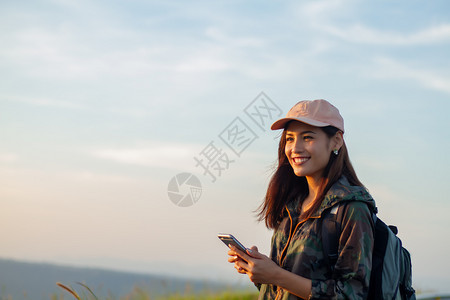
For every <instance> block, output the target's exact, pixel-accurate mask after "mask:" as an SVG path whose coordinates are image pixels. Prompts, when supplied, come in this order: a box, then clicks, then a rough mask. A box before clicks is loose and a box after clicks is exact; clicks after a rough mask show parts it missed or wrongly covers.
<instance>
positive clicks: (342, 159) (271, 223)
mask: <svg viewBox="0 0 450 300" xmlns="http://www.w3.org/2000/svg"><path fill="white" fill-rule="evenodd" d="M286 127H287V126H286ZM286 127H285V129H284V131H283V133H282V135H281V138H280V143H279V145H278V167H277V169H276V170H275V172H274V174H273V176H272V178H271V180H270V182H269V186H268V187H267V192H266V196H265V199H264V202H263V203H262V204H261V206H260V207H259V209H258V219H259V221H263V220H264V221H265V223H266V226H267V227H268V228H271V229H274V228H277V227H278V225H279V224H280V222H281V220H282V219H283V210H284V207H285V205H286V204H288V203H289V202H292V201H296V200H297V199H298V200H299V201H300V202H299V205H301V204H302V203H303V201H304V200H305V199H306V197H307V196H308V193H309V189H308V182H307V181H306V178H305V177H304V176H301V177H299V176H297V175H295V173H294V171H293V169H292V167H291V165H290V164H289V160H288V158H287V157H286V154H285V147H286ZM319 128H320V129H322V130H323V131H324V132H325V134H326V135H327V136H328V138H332V137H333V136H334V135H335V134H336V133H337V132H338V131H339V129H337V128H336V127H333V126H327V127H319ZM341 176H345V177H346V178H347V179H348V181H349V183H350V184H351V185H354V186H363V184H362V183H361V182H360V181H359V179H358V177H357V176H356V173H355V170H354V169H353V166H352V164H351V162H350V158H349V156H348V151H347V146H346V145H345V142H344V143H343V145H342V147H341V149H340V150H339V154H338V155H335V154H333V153H330V160H329V162H328V165H327V166H326V167H325V169H324V173H323V176H322V182H321V184H320V187H319V192H318V194H317V196H316V199H314V201H313V204H312V206H311V208H310V209H308V210H307V211H306V212H304V213H303V214H302V215H301V219H307V218H308V217H310V216H311V215H312V214H313V213H314V212H315V211H316V210H317V209H318V208H319V207H320V205H321V204H322V200H323V198H324V197H325V194H326V193H327V192H328V190H329V189H330V188H331V186H332V185H333V184H334V183H335V182H337V181H338V180H339V178H341Z"/></svg>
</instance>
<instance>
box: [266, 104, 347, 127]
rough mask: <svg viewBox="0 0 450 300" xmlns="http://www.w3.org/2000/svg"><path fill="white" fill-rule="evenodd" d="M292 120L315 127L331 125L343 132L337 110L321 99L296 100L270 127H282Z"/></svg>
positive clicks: (340, 117)
mask: <svg viewBox="0 0 450 300" xmlns="http://www.w3.org/2000/svg"><path fill="white" fill-rule="evenodd" d="M292 120H294V121H300V122H303V123H306V124H309V125H312V126H317V127H325V126H330V125H331V126H334V127H336V128H338V129H340V130H342V132H344V119H343V118H342V116H341V114H340V113H339V110H338V109H337V108H336V107H334V106H333V105H332V104H331V103H330V102H328V101H326V100H323V99H319V100H312V101H309V100H306V101H300V102H298V103H297V104H295V105H294V106H293V107H292V108H291V109H290V110H289V112H288V113H287V115H286V117H285V118H282V119H279V120H278V121H276V122H275V123H273V124H272V126H271V127H270V129H272V130H277V129H284V127H285V126H286V124H287V122H289V121H292Z"/></svg>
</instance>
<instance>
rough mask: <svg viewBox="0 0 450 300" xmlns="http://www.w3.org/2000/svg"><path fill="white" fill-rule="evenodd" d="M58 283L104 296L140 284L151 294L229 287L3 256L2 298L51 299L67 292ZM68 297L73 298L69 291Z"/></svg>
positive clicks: (124, 292) (0, 269) (119, 293)
mask: <svg viewBox="0 0 450 300" xmlns="http://www.w3.org/2000/svg"><path fill="white" fill-rule="evenodd" d="M56 282H61V283H63V284H65V285H67V286H71V287H73V288H75V289H76V290H77V291H78V292H80V293H81V292H83V291H85V292H87V291H86V290H85V289H84V288H82V287H81V286H80V285H78V284H77V282H81V283H83V284H86V285H87V286H89V288H91V289H92V290H93V291H94V293H95V294H96V295H97V296H98V297H99V298H100V299H101V298H105V297H106V296H107V295H108V294H111V295H114V297H115V298H116V299H117V298H119V297H121V296H124V295H127V294H129V293H131V292H132V290H133V288H135V287H139V288H141V289H143V290H144V291H146V292H148V293H150V295H161V294H166V293H173V292H180V293H183V292H184V291H185V290H186V289H188V290H190V291H194V292H195V291H200V290H205V289H208V290H217V289H221V288H225V286H223V285H219V284H217V283H214V282H203V281H199V280H190V279H183V278H176V277H170V276H157V275H144V274H135V273H128V272H119V271H109V270H103V269H91V268H76V267H67V266H59V265H53V264H47V263H29V262H20V261H14V260H8V259H0V299H9V298H7V297H8V296H11V297H12V299H13V300H25V299H26V300H30V299H31V300H39V299H43V300H44V299H45V300H49V299H50V297H51V295H54V294H66V292H65V291H63V290H62V289H61V288H60V287H58V286H57V285H56ZM65 299H71V297H70V295H69V294H67V297H65Z"/></svg>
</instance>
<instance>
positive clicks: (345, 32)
mask: <svg viewBox="0 0 450 300" xmlns="http://www.w3.org/2000/svg"><path fill="white" fill-rule="evenodd" d="M319 27H320V29H322V30H323V31H325V32H326V33H328V34H331V35H333V36H336V37H339V38H341V39H343V40H346V41H349V42H354V43H362V44H375V45H398V46H409V45H425V44H431V43H443V42H449V41H450V24H442V25H439V26H434V27H429V28H426V29H423V30H420V31H417V32H413V33H409V34H407V33H401V32H390V31H381V30H376V29H373V28H369V27H367V26H364V25H361V24H356V25H352V26H349V27H346V28H345V27H339V26H336V25H335V24H328V25H327V24H321V25H319Z"/></svg>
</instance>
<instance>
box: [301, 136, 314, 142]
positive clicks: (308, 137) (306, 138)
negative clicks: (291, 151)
mask: <svg viewBox="0 0 450 300" xmlns="http://www.w3.org/2000/svg"><path fill="white" fill-rule="evenodd" d="M303 139H304V140H305V141H307V140H312V139H313V137H312V136H309V135H305V136H304V137H303Z"/></svg>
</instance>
